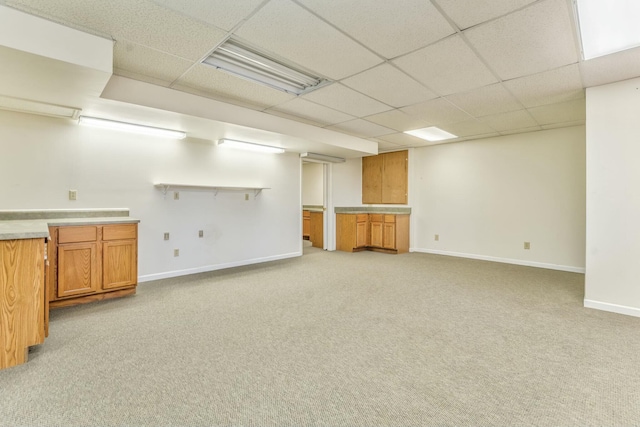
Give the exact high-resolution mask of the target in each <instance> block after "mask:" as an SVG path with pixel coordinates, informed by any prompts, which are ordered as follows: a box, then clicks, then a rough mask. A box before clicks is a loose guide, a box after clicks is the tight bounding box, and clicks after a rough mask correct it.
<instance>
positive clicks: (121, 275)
mask: <svg viewBox="0 0 640 427" xmlns="http://www.w3.org/2000/svg"><path fill="white" fill-rule="evenodd" d="M136 247H137V245H136V241H135V240H121V241H109V242H104V243H103V244H102V259H103V262H102V271H103V274H102V288H103V289H113V288H122V287H124V286H131V285H135V284H136V282H137V280H138V263H137V255H136Z"/></svg>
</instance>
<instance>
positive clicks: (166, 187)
mask: <svg viewBox="0 0 640 427" xmlns="http://www.w3.org/2000/svg"><path fill="white" fill-rule="evenodd" d="M160 191H162V194H163V195H164V196H166V195H167V191H169V186H168V185H163V186H162V190H160Z"/></svg>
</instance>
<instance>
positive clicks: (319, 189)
mask: <svg viewBox="0 0 640 427" xmlns="http://www.w3.org/2000/svg"><path fill="white" fill-rule="evenodd" d="M322 169H323V164H322V163H303V164H302V204H303V205H315V206H322V205H323V202H324V185H323V176H324V174H323V172H322Z"/></svg>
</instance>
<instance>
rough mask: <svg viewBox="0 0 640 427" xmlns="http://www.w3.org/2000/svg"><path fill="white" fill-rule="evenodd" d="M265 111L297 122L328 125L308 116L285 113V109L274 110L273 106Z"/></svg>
mask: <svg viewBox="0 0 640 427" xmlns="http://www.w3.org/2000/svg"><path fill="white" fill-rule="evenodd" d="M263 113H267V114H271V115H272V116H278V117H282V118H283V119H289V120H293V121H296V122H299V123H305V124H308V125H311V126H317V127H325V126H326V124H325V123H322V122H320V121H319V120H316V119H314V120H312V119H307V118H305V117H302V116H299V115H294V114H289V113H285V112H284V111H278V110H274V109H273V108H269V109H268V110H263Z"/></svg>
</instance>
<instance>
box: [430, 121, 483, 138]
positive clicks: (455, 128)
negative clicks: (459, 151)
mask: <svg viewBox="0 0 640 427" xmlns="http://www.w3.org/2000/svg"><path fill="white" fill-rule="evenodd" d="M442 129H443V130H446V131H447V132H450V133H452V134H454V135H456V136H460V137H465V136H477V135H487V134H491V133H496V130H495V129H493V128H492V127H491V126H489V125H488V124H486V123H484V122H481V121H479V120H475V119H474V120H466V121H464V122H459V123H452V124H448V125H444V126H442Z"/></svg>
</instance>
